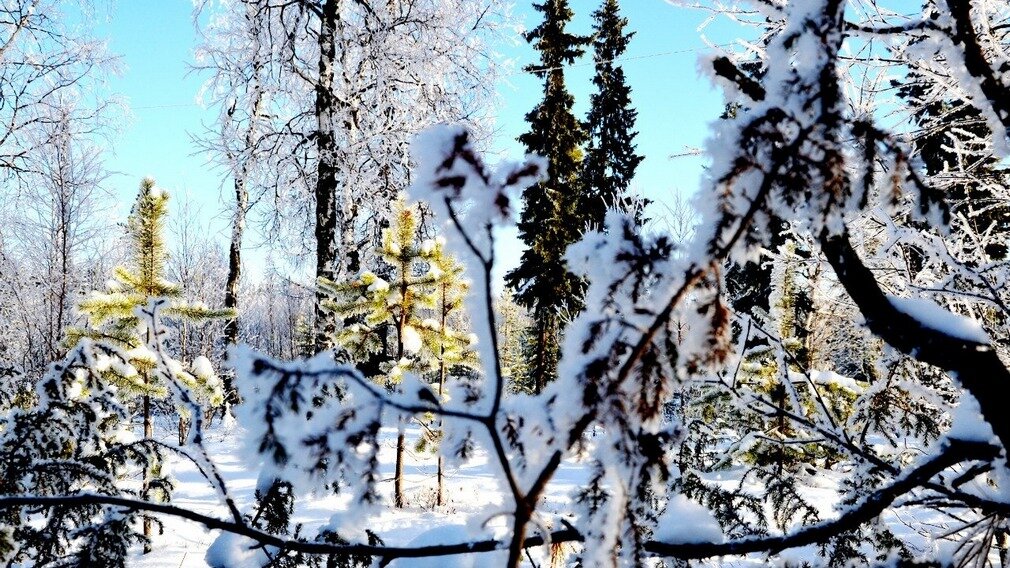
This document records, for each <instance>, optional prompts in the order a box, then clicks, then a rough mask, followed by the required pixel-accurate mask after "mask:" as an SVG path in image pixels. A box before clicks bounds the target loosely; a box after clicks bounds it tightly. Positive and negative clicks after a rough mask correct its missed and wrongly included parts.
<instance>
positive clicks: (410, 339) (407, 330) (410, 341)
mask: <svg viewBox="0 0 1010 568" xmlns="http://www.w3.org/2000/svg"><path fill="white" fill-rule="evenodd" d="M400 339H401V340H403V350H404V351H405V352H407V353H417V352H418V351H420V350H421V345H422V341H421V334H420V333H418V332H417V330H416V329H414V327H413V326H409V325H405V326H403V337H401V338H400Z"/></svg>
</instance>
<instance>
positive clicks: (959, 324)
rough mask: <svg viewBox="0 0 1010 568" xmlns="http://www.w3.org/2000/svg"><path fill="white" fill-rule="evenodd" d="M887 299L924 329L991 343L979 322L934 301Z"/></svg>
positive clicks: (894, 297) (923, 299)
mask: <svg viewBox="0 0 1010 568" xmlns="http://www.w3.org/2000/svg"><path fill="white" fill-rule="evenodd" d="M887 299H888V300H889V301H890V302H891V305H892V306H894V307H895V308H897V310H898V311H900V312H902V313H904V314H906V315H909V316H911V317H912V318H913V319H915V320H916V321H918V322H919V323H920V324H922V326H923V327H927V328H929V329H932V330H935V331H939V332H940V333H944V334H946V335H949V336H951V337H955V338H957V339H962V340H964V341H972V342H975V343H985V344H988V343H989V341H990V340H989V335H988V334H987V333H986V332H985V330H984V329H982V325H981V324H979V323H978V321H976V320H974V319H971V318H967V317H964V316H959V315H957V314H955V313H952V312H949V311H947V310H945V309H943V308H942V307H940V306H939V305H938V304H937V303H936V302H934V301H932V300H928V299H925V298H898V297H896V296H888V297H887Z"/></svg>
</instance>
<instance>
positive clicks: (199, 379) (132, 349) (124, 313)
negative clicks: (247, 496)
mask: <svg viewBox="0 0 1010 568" xmlns="http://www.w3.org/2000/svg"><path fill="white" fill-rule="evenodd" d="M168 199H169V197H168V194H167V193H166V192H165V191H164V190H162V189H160V188H158V187H156V186H155V184H154V180H153V179H151V178H146V179H144V181H142V182H141V184H140V194H139V195H138V196H137V202H136V203H135V204H134V206H133V211H132V212H131V213H130V217H129V220H128V222H127V231H128V234H129V238H130V249H131V253H132V259H131V265H130V266H118V267H116V269H115V270H114V272H113V279H112V280H110V281H109V283H108V286H107V290H106V291H105V292H93V293H91V294H90V295H89V296H88V297H87V298H85V299H84V300H83V301H81V302H80V304H78V306H77V309H78V311H79V312H80V313H81V314H82V315H85V316H87V318H88V327H87V328H71V329H68V330H67V340H68V342H69V343H70V344H71V345H76V344H77V343H79V342H80V340H81V339H82V338H89V339H92V340H94V341H102V342H105V343H109V344H112V345H115V346H116V347H118V348H119V349H121V350H122V351H123V352H124V354H125V360H126V362H127V363H128V365H122V366H120V365H112V366H109V368H108V369H106V370H105V371H104V372H103V376H104V377H105V379H106V380H108V381H109V382H110V383H112V384H114V385H115V386H116V387H118V389H119V391H118V392H119V393H121V395H122V396H126V397H138V396H139V397H141V412H142V414H143V426H144V437H145V438H151V437H152V436H153V434H154V429H153V425H152V420H151V401H152V399H161V398H164V397H166V396H167V394H168V390H167V386H166V385H164V384H160V383H159V382H158V381H157V379H156V376H157V375H156V374H155V373H154V372H153V370H154V367H155V365H156V362H157V359H156V355H155V353H154V352H152V350H151V348H150V346H152V345H156V346H158V347H159V350H160V351H161V353H162V355H163V356H164V357H167V354H166V352H165V349H164V344H163V338H162V337H152V336H151V333H152V332H151V329H150V328H149V327H145V326H143V325H141V323H142V322H141V321H140V317H139V316H138V314H137V310H138V309H140V308H145V307H147V306H148V305H149V304H150V303H151V301H152V300H155V299H159V298H164V299H168V300H170V301H171V303H170V304H169V305H168V306H167V307H166V308H163V309H162V310H161V315H162V317H163V318H165V317H167V318H180V319H187V320H190V321H206V320H209V319H219V318H227V317H231V316H233V312H232V311H231V310H226V309H211V308H208V307H207V306H205V305H203V304H186V303H183V302H181V301H180V300H179V298H180V296H181V295H182V287H181V286H179V285H178V284H176V283H173V282H169V281H168V280H166V279H165V263H166V260H167V258H168V250H167V247H166V245H165V239H164V230H165V217H166V216H167V215H168ZM169 365H170V367H171V368H172V371H173V373H174V375H175V378H176V379H177V380H178V381H179V383H181V384H183V385H185V386H187V387H188V388H189V389H190V390H191V391H192V392H193V393H194V394H195V395H196V398H197V399H198V400H201V401H203V402H204V403H205V404H206V405H208V406H210V407H217V406H220V405H221V404H222V403H223V402H224V392H223V390H222V383H221V380H220V379H219V378H218V376H217V375H216V374H215V372H214V369H213V367H212V365H211V364H210V361H208V360H207V359H206V358H205V357H197V358H196V359H195V360H193V361H192V362H190V364H189V365H184V364H182V363H181V362H178V361H174V360H170V361H169ZM183 412H185V411H184V410H183V409H180V414H182V413H183ZM180 420H182V418H180ZM154 467H155V468H156V467H157V464H155V465H154ZM150 474H151V472H148V474H147V475H145V489H144V492H145V494H146V493H147V481H146V480H147V478H148V477H149V476H150ZM150 534H151V524H150V519H149V518H145V520H144V535H145V536H148V537H149V536H150Z"/></svg>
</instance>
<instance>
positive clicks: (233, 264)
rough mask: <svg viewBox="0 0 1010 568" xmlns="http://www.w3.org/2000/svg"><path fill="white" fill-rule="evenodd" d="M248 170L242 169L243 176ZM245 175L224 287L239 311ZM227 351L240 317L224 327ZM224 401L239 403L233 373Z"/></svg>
mask: <svg viewBox="0 0 1010 568" xmlns="http://www.w3.org/2000/svg"><path fill="white" fill-rule="evenodd" d="M250 128H251V127H250ZM245 170H246V168H245V167H243V168H242V172H243V174H244V173H245ZM242 178H244V175H243V176H241V177H236V178H235V218H234V220H233V221H232V228H231V245H230V246H229V248H228V279H227V280H226V281H225V287H224V307H225V308H227V309H230V310H236V311H237V310H238V286H239V282H240V279H241V278H242V234H243V232H244V231H245V215H246V209H247V208H248V207H249V192H248V191H246V187H245V180H244V179H242ZM224 341H225V349H227V348H228V346H230V345H235V344H236V343H238V315H237V314H236V316H235V318H233V319H230V320H228V321H227V322H225V325H224ZM223 382H224V400H225V404H226V405H232V404H236V403H238V390H237V389H236V388H235V378H234V376H232V374H231V373H226V374H225V376H224V381H223Z"/></svg>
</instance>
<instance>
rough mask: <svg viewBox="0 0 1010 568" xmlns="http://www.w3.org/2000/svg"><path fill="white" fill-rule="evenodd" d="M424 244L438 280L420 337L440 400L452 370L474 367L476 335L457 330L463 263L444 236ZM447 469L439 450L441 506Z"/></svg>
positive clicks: (438, 497) (437, 499)
mask: <svg viewBox="0 0 1010 568" xmlns="http://www.w3.org/2000/svg"><path fill="white" fill-rule="evenodd" d="M421 248H422V252H425V251H428V252H427V253H426V254H427V255H428V258H429V260H428V262H429V267H430V268H429V274H431V276H432V277H433V278H434V280H435V281H434V288H435V318H429V319H425V320H424V321H423V322H421V323H422V325H421V338H422V340H423V341H424V344H425V345H426V346H430V350H431V352H432V353H431V360H432V362H433V363H434V366H435V369H434V370H433V373H432V374H433V375H434V376H433V379H434V380H433V381H432V382H435V383H436V384H437V385H438V389H437V390H438V399H439V400H440V401H441V400H442V397H443V396H444V395H445V382H446V379H448V377H449V374H450V372H451V371H453V370H456V371H457V372H459V371H465V370H471V369H474V368H475V367H476V366H477V357H476V353H475V352H474V351H473V345H474V343H475V342H476V336H475V335H473V334H467V333H463V332H461V331H459V330H458V329H460V328H462V327H463V326H462V323H463V322H461V321H459V320H460V317H461V316H462V311H463V301H464V300H465V299H466V295H467V292H468V291H469V290H470V284H469V282H467V281H466V280H465V279H464V278H463V272H464V270H465V268H464V267H463V265H462V264H460V262H459V261H458V260H456V258H455V257H454V256H452V255H451V254H449V252H448V251H446V250H445V239H444V238H443V237H437V238H435V239H434V240H427V241H424V242H423V243H422V244H421ZM441 426H442V424H441V420H440V421H439V424H438V430H437V431H438V432H441V429H442V428H441ZM444 469H445V463H444V459H443V458H442V456H441V454H440V455H439V456H438V472H437V476H436V477H437V479H438V486H437V489H436V494H435V504H436V505H439V506H441V505H444V504H445V488H444V485H445V484H444Z"/></svg>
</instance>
